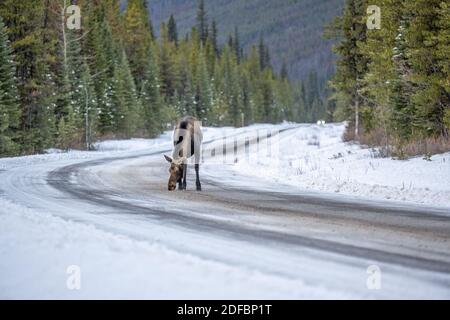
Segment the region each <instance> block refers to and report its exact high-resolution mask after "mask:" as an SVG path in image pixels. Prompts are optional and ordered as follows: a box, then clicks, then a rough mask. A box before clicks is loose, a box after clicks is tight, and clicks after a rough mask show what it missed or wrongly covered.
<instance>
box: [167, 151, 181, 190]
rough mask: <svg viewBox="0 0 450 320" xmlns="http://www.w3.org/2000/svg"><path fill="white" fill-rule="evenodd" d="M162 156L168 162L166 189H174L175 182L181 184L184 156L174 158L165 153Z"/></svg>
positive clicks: (175, 186)
mask: <svg viewBox="0 0 450 320" xmlns="http://www.w3.org/2000/svg"><path fill="white" fill-rule="evenodd" d="M164 158H166V160H167V162H169V163H170V169H169V174H170V175H169V183H168V190H169V191H174V190H175V189H176V188H177V183H179V184H180V186H181V183H182V179H183V173H184V168H185V165H184V164H185V162H186V158H185V157H183V158H180V159H177V160H175V159H173V158H172V157H169V156H166V155H164Z"/></svg>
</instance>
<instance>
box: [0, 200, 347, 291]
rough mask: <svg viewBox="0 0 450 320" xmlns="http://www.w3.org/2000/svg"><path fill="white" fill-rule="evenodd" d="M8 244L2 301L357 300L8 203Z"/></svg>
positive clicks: (3, 230)
mask: <svg viewBox="0 0 450 320" xmlns="http://www.w3.org/2000/svg"><path fill="white" fill-rule="evenodd" d="M149 232H151V228H150V230H149ZM0 243H1V246H0V257H1V258H0V275H1V276H0V299H98V298H102V299H192V298H194V299H231V298H236V297H239V298H241V299H245V298H247V299H281V298H311V299H314V298H316V299H319V298H321V299H324V298H333V297H340V298H355V297H356V296H351V295H346V294H343V293H342V292H334V291H331V290H329V289H323V288H321V287H320V286H314V287H312V286H308V285H306V284H305V283H304V282H303V281H302V280H301V279H295V280H293V279H289V278H286V277H282V276H277V275H275V274H269V273H263V272H259V271H255V270H252V269H248V268H246V267H243V266H233V265H228V264H224V263H220V262H215V261H212V260H207V259H203V258H200V257H197V256H194V255H192V254H189V253H182V252H178V251H174V250H171V249H168V248H167V247H165V246H164V245H162V244H160V243H159V242H157V241H155V242H153V243H152V242H149V241H137V240H134V239H131V238H128V237H127V236H125V235H118V234H115V233H111V232H106V231H103V230H100V229H98V228H96V227H95V226H94V225H90V224H85V223H82V222H76V221H71V220H64V219H62V218H59V217H55V216H52V215H50V214H47V213H45V212H37V211H34V210H31V209H28V208H25V207H22V206H20V205H17V204H14V203H11V202H9V201H7V200H2V199H1V198H0ZM72 267H75V268H77V269H70V268H72ZM78 271H79V273H77V272H78ZM77 274H78V275H79V276H80V277H79V279H80V282H79V284H80V286H79V287H76V286H74V284H76V283H77V282H76V281H75V280H74V279H76V278H74V277H75V276H76V275H77ZM105 288H107V289H105Z"/></svg>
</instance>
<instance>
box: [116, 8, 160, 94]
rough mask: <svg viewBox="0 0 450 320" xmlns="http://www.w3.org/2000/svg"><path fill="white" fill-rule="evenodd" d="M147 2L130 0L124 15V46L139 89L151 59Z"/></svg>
mask: <svg viewBox="0 0 450 320" xmlns="http://www.w3.org/2000/svg"><path fill="white" fill-rule="evenodd" d="M145 3H146V2H145V0H129V1H128V4H127V7H126V10H125V12H124V13H123V28H124V31H123V45H124V47H125V52H126V55H127V57H128V61H129V64H130V69H131V72H132V74H133V77H134V79H135V82H136V85H137V87H141V85H142V81H143V79H144V76H145V70H144V69H143V68H142V66H144V65H146V63H147V61H148V60H149V59H150V57H151V54H152V53H151V48H152V43H153V35H152V30H153V28H152V26H151V22H150V16H149V13H148V9H147V7H146V4H145Z"/></svg>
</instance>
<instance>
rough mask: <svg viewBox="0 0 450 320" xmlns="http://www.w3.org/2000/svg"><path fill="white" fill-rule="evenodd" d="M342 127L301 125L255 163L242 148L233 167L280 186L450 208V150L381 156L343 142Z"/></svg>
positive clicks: (281, 137) (235, 169)
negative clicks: (400, 157)
mask: <svg viewBox="0 0 450 320" xmlns="http://www.w3.org/2000/svg"><path fill="white" fill-rule="evenodd" d="M273 128H274V129H276V128H277V126H274V127H273ZM344 130H345V125H344V124H328V125H325V126H318V125H301V126H299V127H298V128H297V129H295V130H293V131H289V132H285V133H281V134H280V137H279V139H278V141H279V151H277V154H276V155H274V154H271V155H267V153H265V152H259V153H258V157H257V160H256V161H246V159H245V157H244V155H243V153H242V152H241V153H240V157H239V158H238V161H237V163H235V164H233V165H231V169H232V170H233V171H234V172H235V173H236V174H238V175H244V176H253V177H258V178H262V179H265V180H267V181H270V182H274V183H277V188H279V186H278V184H284V185H289V186H290V188H289V189H290V190H294V191H295V190H298V191H301V190H312V191H323V192H328V193H335V194H342V195H351V196H358V197H363V198H368V199H374V200H395V201H403V202H410V203H415V204H423V205H431V206H438V207H448V208H450V153H446V154H442V155H436V156H433V157H432V158H431V161H426V160H423V159H422V158H414V159H411V160H408V161H399V160H393V159H390V158H378V157H377V156H376V151H374V150H371V149H367V148H362V147H360V146H358V145H354V144H349V143H345V142H343V141H342V138H341V137H342V134H343V132H344ZM292 188H293V189H292Z"/></svg>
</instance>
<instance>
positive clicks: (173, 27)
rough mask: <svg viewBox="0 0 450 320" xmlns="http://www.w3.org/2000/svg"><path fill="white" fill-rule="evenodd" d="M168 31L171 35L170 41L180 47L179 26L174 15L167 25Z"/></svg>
mask: <svg viewBox="0 0 450 320" xmlns="http://www.w3.org/2000/svg"><path fill="white" fill-rule="evenodd" d="M167 29H168V34H169V41H171V42H174V43H175V45H177V46H178V31H177V24H176V22H175V18H174V17H173V15H170V18H169V22H168V23H167Z"/></svg>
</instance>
